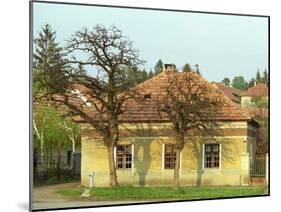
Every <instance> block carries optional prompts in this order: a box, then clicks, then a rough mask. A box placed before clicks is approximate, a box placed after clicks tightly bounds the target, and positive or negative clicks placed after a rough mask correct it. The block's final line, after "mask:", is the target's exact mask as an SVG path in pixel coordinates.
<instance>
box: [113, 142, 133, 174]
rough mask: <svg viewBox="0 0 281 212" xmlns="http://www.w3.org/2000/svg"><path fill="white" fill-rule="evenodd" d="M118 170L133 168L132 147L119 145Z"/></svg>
mask: <svg viewBox="0 0 281 212" xmlns="http://www.w3.org/2000/svg"><path fill="white" fill-rule="evenodd" d="M116 159H117V160H116V166H117V169H131V168H132V145H117V147H116Z"/></svg>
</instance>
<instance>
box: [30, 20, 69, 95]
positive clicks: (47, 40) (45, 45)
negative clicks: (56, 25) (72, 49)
mask: <svg viewBox="0 0 281 212" xmlns="http://www.w3.org/2000/svg"><path fill="white" fill-rule="evenodd" d="M55 39H56V32H55V31H53V30H52V28H51V26H50V25H49V24H46V25H45V26H43V27H42V31H41V32H39V35H38V37H37V38H35V39H34V43H35V50H34V53H33V58H34V67H33V70H34V74H33V79H34V91H35V94H38V93H39V92H40V93H41V94H42V93H43V94H44V93H50V92H52V93H54V92H59V91H60V90H61V89H62V88H64V87H65V86H66V84H67V78H66V76H65V73H64V70H65V69H66V61H65V60H64V58H63V56H64V54H63V52H62V48H61V47H59V44H58V43H57V42H56V41H55ZM56 83H60V87H57V88H56V90H54V88H53V87H50V86H48V85H49V84H56Z"/></svg>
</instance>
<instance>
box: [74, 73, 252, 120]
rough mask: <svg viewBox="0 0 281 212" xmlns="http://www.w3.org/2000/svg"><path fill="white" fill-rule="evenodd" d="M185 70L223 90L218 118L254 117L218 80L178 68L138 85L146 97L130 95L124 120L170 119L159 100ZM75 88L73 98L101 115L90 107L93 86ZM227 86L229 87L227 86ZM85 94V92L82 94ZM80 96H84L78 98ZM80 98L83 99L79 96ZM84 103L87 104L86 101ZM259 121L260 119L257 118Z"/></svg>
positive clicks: (213, 88) (214, 89)
mask: <svg viewBox="0 0 281 212" xmlns="http://www.w3.org/2000/svg"><path fill="white" fill-rule="evenodd" d="M185 74H190V75H192V77H193V79H194V80H196V81H197V82H199V84H200V83H207V84H208V86H209V87H208V89H210V94H211V95H212V94H219V95H222V98H224V102H225V104H224V106H223V107H222V109H221V110H220V112H219V113H218V114H216V119H217V120H218V121H253V122H255V121H254V120H253V119H252V117H251V116H250V115H249V114H247V113H246V112H244V111H243V110H242V109H241V108H240V107H239V106H237V104H235V103H234V102H233V101H232V100H231V99H230V98H227V95H226V94H225V92H223V91H222V88H221V86H219V85H217V84H216V83H210V82H208V81H206V80H205V79H204V78H203V77H201V76H200V75H198V74H197V73H195V72H176V71H163V72H161V73H159V74H158V75H156V76H154V77H152V78H151V79H149V80H147V81H145V82H143V83H141V84H139V85H137V86H136V87H135V88H134V89H136V90H137V91H138V94H139V95H141V96H142V97H143V98H144V101H141V102H139V101H136V100H134V99H129V100H127V101H126V102H125V104H124V106H123V113H122V114H121V115H119V119H120V121H121V122H169V118H168V117H167V116H163V115H162V116H160V114H159V110H158V107H157V104H156V100H157V99H159V97H161V96H162V97H163V96H164V95H165V92H166V89H167V86H168V85H169V77H173V76H177V77H184V75H185ZM73 88H74V90H79V92H78V93H77V92H76V93H75V96H76V97H75V98H73V99H71V101H72V102H73V103H74V102H75V104H80V105H81V107H83V108H85V110H86V111H87V113H88V114H89V115H91V116H96V117H98V115H100V114H98V112H97V110H96V109H95V107H94V106H89V105H87V106H88V107H86V105H85V103H86V104H87V103H88V102H91V101H87V100H89V99H90V100H91V99H92V96H94V95H91V94H90V93H91V92H92V93H94V92H93V91H91V89H89V88H87V87H86V86H85V85H79V84H74V85H73ZM225 90H227V89H225ZM81 95H82V96H81ZM145 96H147V97H148V98H145ZM77 97H80V98H77ZM78 99H79V100H78ZM83 103H84V105H83ZM76 121H83V120H82V119H81V118H78V119H77V118H76ZM255 123H256V122H255Z"/></svg>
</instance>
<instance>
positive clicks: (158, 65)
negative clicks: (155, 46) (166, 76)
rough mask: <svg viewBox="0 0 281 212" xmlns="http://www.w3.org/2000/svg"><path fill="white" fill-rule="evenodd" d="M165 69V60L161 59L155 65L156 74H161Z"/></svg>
mask: <svg viewBox="0 0 281 212" xmlns="http://www.w3.org/2000/svg"><path fill="white" fill-rule="evenodd" d="M162 70H163V62H162V60H161V59H159V60H158V61H157V63H156V64H155V66H154V75H156V74H159V73H160V72H161V71H162Z"/></svg>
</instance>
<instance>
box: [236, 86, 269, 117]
mask: <svg viewBox="0 0 281 212" xmlns="http://www.w3.org/2000/svg"><path fill="white" fill-rule="evenodd" d="M241 107H242V108H243V109H244V110H245V111H247V112H248V113H249V114H251V116H259V117H262V118H266V117H268V86H267V85H266V84H264V83H258V84H257V85H256V86H254V87H251V88H249V89H248V90H247V91H245V92H244V93H242V95H241Z"/></svg>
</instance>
